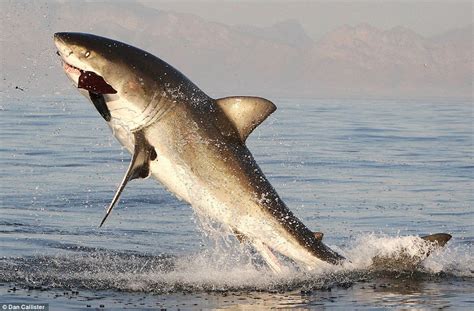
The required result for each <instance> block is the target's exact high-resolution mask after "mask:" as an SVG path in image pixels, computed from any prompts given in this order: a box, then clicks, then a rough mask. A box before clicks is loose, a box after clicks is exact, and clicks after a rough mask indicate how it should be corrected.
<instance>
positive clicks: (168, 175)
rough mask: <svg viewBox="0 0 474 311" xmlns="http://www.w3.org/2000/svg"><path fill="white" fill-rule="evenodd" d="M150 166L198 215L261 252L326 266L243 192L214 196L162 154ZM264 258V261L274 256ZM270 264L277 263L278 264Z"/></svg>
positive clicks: (314, 265) (190, 173) (188, 172)
mask: <svg viewBox="0 0 474 311" xmlns="http://www.w3.org/2000/svg"><path fill="white" fill-rule="evenodd" d="M151 169H152V175H153V177H154V178H156V179H157V180H158V181H160V182H161V183H162V184H163V185H164V186H165V187H166V188H167V189H168V190H169V191H171V192H172V193H174V194H175V195H176V196H177V197H178V198H180V199H183V200H184V201H186V202H188V203H189V204H190V205H191V206H192V207H193V209H194V210H195V212H196V213H197V214H198V215H199V216H200V218H204V219H206V218H208V219H211V220H213V221H217V222H219V223H220V224H223V225H224V227H227V228H228V229H229V230H230V231H233V230H237V231H238V232H239V233H241V234H243V235H244V236H245V237H246V238H248V239H249V242H250V243H252V244H253V245H254V246H255V247H256V248H259V251H260V252H261V253H262V251H263V252H264V251H265V249H263V250H262V248H266V247H268V248H270V249H273V250H276V251H278V252H279V253H281V254H283V255H285V256H287V257H289V258H292V259H293V260H295V261H297V262H299V263H301V264H303V265H304V266H306V267H307V268H309V269H313V268H315V267H318V266H326V265H327V263H325V262H324V261H321V260H320V259H319V258H317V257H316V256H314V255H312V254H311V253H310V252H309V251H308V250H307V249H305V248H304V247H302V246H301V245H299V244H298V243H297V242H295V241H294V237H292V236H291V235H290V234H289V233H288V232H286V231H284V230H281V229H282V228H281V226H280V225H279V224H278V222H277V221H276V219H275V218H272V217H269V216H268V215H267V214H266V213H265V212H263V211H262V210H261V208H260V207H259V206H257V205H256V204H255V202H254V201H253V200H248V199H246V198H245V197H246V194H245V193H241V196H240V197H233V196H228V197H226V199H222V196H218V195H216V193H215V191H216V189H212V188H209V187H208V186H209V184H208V183H205V182H203V181H201V180H200V179H199V178H198V177H197V176H195V175H194V174H193V173H192V172H191V170H188V169H187V168H186V167H184V166H181V165H178V164H177V163H175V161H173V160H172V159H170V158H168V157H166V156H164V155H161V157H160V156H159V158H158V161H154V162H153V164H152V166H151ZM219 197H220V199H219ZM265 260H267V262H268V261H273V260H276V258H265ZM270 265H271V266H272V265H274V266H277V265H278V263H270Z"/></svg>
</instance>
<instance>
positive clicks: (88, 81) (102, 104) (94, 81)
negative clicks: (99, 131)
mask: <svg viewBox="0 0 474 311" xmlns="http://www.w3.org/2000/svg"><path fill="white" fill-rule="evenodd" d="M58 54H59V53H58ZM63 68H64V71H66V73H69V74H77V75H79V78H78V80H77V87H78V88H80V89H84V90H87V91H89V98H90V99H91V101H92V103H93V104H94V106H95V108H96V109H97V111H98V112H99V113H100V115H101V116H102V117H103V118H104V119H105V120H106V121H107V122H108V121H110V120H111V118H112V116H111V114H110V111H109V108H108V107H107V103H106V101H105V98H104V94H116V93H117V91H116V90H115V89H114V88H113V87H112V86H111V85H110V84H108V83H107V82H106V81H105V80H104V78H102V77H101V76H99V75H98V74H96V73H95V72H93V71H86V70H82V69H80V68H77V67H74V66H73V65H71V64H68V63H66V62H65V61H64V60H63Z"/></svg>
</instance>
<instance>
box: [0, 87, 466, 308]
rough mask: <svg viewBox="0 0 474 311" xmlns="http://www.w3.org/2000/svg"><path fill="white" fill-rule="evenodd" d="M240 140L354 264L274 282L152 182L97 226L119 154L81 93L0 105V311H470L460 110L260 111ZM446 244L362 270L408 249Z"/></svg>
mask: <svg viewBox="0 0 474 311" xmlns="http://www.w3.org/2000/svg"><path fill="white" fill-rule="evenodd" d="M272 100H273V101H274V102H275V104H276V105H277V106H278V110H277V111H276V112H275V113H274V114H273V115H272V116H271V117H270V118H269V119H268V120H267V121H265V122H264V123H263V124H262V125H261V126H260V127H259V128H257V129H256V130H255V132H254V133H253V134H252V135H251V136H250V138H249V140H248V146H249V149H250V150H251V151H252V152H253V154H254V156H255V158H256V160H257V162H258V163H259V164H260V166H261V168H262V169H263V171H264V172H265V173H266V174H267V176H268V177H269V179H270V181H271V182H272V184H273V185H274V187H275V188H276V189H277V191H278V193H279V194H280V196H281V197H282V198H283V199H284V200H285V201H286V203H287V204H288V206H289V207H290V208H291V209H292V210H293V211H294V212H295V214H296V215H298V216H299V217H300V218H301V219H302V220H303V222H304V223H305V224H306V225H307V226H308V227H309V228H312V229H314V230H315V231H322V232H324V234H325V236H324V239H325V241H326V243H327V244H329V245H330V246H331V247H333V248H335V249H336V250H338V251H339V252H340V253H342V254H344V255H345V256H346V257H347V258H349V259H350V260H351V261H352V262H353V267H352V268H350V269H349V268H345V269H340V270H337V271H333V272H331V273H324V274H310V273H303V272H298V271H294V273H289V274H285V275H283V276H278V277H277V276H274V275H272V274H271V273H269V272H268V271H266V270H265V269H264V267H262V266H261V265H260V264H259V260H258V258H255V257H256V256H255V255H254V254H253V252H252V251H251V250H249V249H246V248H245V247H242V246H240V245H239V244H238V243H237V242H236V241H234V239H233V238H231V237H227V236H223V235H222V234H219V232H207V231H205V230H204V229H202V228H204V227H205V226H203V224H201V223H199V221H198V220H197V219H196V218H195V217H194V214H193V211H192V209H191V207H190V206H188V205H187V204H185V203H184V202H180V201H178V200H177V199H176V198H175V197H174V196H173V195H171V194H169V193H168V192H167V191H166V190H164V189H163V187H162V186H161V185H159V184H158V183H157V182H156V181H154V180H152V179H147V180H134V181H132V182H130V184H129V185H128V187H127V188H126V189H125V192H124V194H123V195H122V200H121V202H120V203H119V204H118V206H117V207H116V208H115V209H114V212H113V213H112V215H111V216H110V217H109V219H108V220H107V222H106V224H105V226H104V227H103V228H100V229H99V228H98V224H99V223H100V220H101V219H102V217H103V215H104V208H105V207H106V206H107V205H108V203H109V202H110V200H111V199H112V196H113V194H114V191H115V188H116V186H117V185H118V183H119V182H120V181H121V179H122V177H123V174H124V173H125V170H126V168H127V166H128V161H129V159H130V155H129V154H128V153H127V152H126V151H125V150H122V148H121V146H120V145H119V144H118V142H116V141H115V139H114V138H113V137H112V135H111V132H110V130H109V129H108V127H107V126H106V124H105V122H104V121H103V119H102V118H101V117H100V115H99V114H98V113H97V112H96V111H95V109H94V107H93V106H92V105H91V104H90V103H88V102H87V100H85V99H84V98H82V97H81V96H80V95H77V96H67V97H64V96H59V95H58V96H49V97H23V98H6V97H4V98H2V101H1V106H0V113H1V118H0V141H1V145H0V168H1V175H2V178H1V184H0V186H1V187H0V204H1V208H0V302H44V303H49V304H50V310H63V309H65V308H78V309H84V310H89V309H91V308H99V309H101V308H103V309H107V310H113V309H123V308H127V309H128V308H135V309H147V308H148V309H152V308H166V309H168V310H174V309H178V308H180V309H182V310H188V309H201V308H205V309H209V308H211V309H248V310H254V309H268V308H302V309H312V308H316V309H317V308H319V309H325V308H339V309H341V310H346V309H400V308H408V309H411V308H414V309H437V308H448V309H453V310H454V309H455V310H458V309H466V310H468V309H471V310H472V309H473V308H474V298H473V292H474V269H473V266H474V259H473V258H474V257H473V253H472V249H473V243H474V227H473V222H474V221H473V220H474V217H473V215H474V210H473V205H474V194H473V189H474V187H473V186H474V184H473V177H474V175H473V171H474V170H473V169H474V163H473V154H474V150H473V142H474V141H473V140H474V133H473V104H472V102H469V101H455V100H434V101H430V100H424V101H407V100H320V99H282V98H273V99H272ZM436 232H447V233H450V234H452V235H453V239H452V240H451V241H450V242H449V244H448V245H447V247H446V248H444V249H442V250H440V251H437V252H435V253H434V254H432V255H431V256H430V257H429V258H428V259H426V260H425V261H424V262H423V263H422V264H421V265H420V267H418V268H417V269H416V270H412V271H401V270H396V269H395V270H390V271H371V270H370V269H368V268H367V267H368V264H367V261H368V260H370V258H372V257H373V256H374V255H377V254H386V253H390V252H397V251H400V250H402V249H410V248H411V247H412V246H413V245H412V237H413V236H416V235H422V234H429V233H436Z"/></svg>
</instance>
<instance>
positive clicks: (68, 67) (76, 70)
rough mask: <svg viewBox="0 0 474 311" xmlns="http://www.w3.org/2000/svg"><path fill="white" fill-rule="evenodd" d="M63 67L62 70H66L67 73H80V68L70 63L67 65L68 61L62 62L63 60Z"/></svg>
mask: <svg viewBox="0 0 474 311" xmlns="http://www.w3.org/2000/svg"><path fill="white" fill-rule="evenodd" d="M63 68H64V71H66V72H67V73H76V74H81V72H82V70H81V69H79V68H77V67H74V66H72V65H69V64H68V63H66V62H64V61H63Z"/></svg>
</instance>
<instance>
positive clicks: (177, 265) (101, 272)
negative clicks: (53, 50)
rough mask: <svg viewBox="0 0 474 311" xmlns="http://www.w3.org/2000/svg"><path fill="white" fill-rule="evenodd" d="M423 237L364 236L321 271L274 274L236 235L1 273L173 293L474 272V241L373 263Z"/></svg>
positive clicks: (25, 262) (47, 283)
mask: <svg viewBox="0 0 474 311" xmlns="http://www.w3.org/2000/svg"><path fill="white" fill-rule="evenodd" d="M418 239H419V238H417V237H413V236H408V237H387V236H384V235H377V234H370V235H367V236H360V237H358V238H356V239H354V240H352V241H350V243H349V245H348V246H347V247H345V248H343V249H340V250H339V251H341V253H343V254H344V255H345V256H347V258H349V259H350V263H347V264H345V265H343V266H334V267H331V268H330V269H328V270H325V271H318V272H306V271H302V270H299V269H298V268H297V267H294V266H290V269H288V270H287V271H286V272H285V273H283V274H280V275H275V274H273V273H271V272H270V271H269V270H268V269H267V267H266V266H265V265H264V264H263V261H261V260H260V259H259V258H258V254H256V253H255V252H253V251H252V249H250V248H248V247H245V246H242V247H235V245H234V244H233V242H232V241H230V242H229V241H228V243H229V244H225V243H219V245H217V244H214V246H208V247H206V248H204V249H203V250H201V251H199V252H197V253H194V254H189V255H187V256H182V257H174V256H170V255H159V256H155V255H150V254H141V253H133V252H112V251H107V250H104V249H96V250H94V249H85V250H84V249H80V248H78V249H75V250H73V252H71V253H64V252H60V253H59V254H57V255H55V256H42V255H38V256H31V257H22V258H11V257H4V258H1V259H0V280H1V281H2V282H13V283H15V284H21V285H24V286H30V287H38V286H39V287H46V288H83V289H111V290H118V291H129V292H154V293H173V292H182V291H185V292H202V291H206V292H222V291H292V290H303V291H306V290H319V289H325V288H331V287H334V286H348V285H350V284H352V283H354V282H358V281H360V280H367V279H373V278H375V277H380V276H383V277H388V278H396V279H400V278H426V277H429V278H433V277H440V278H458V277H462V278H466V277H467V278H473V277H474V274H473V270H472V268H471V267H472V264H473V256H472V252H471V246H470V245H464V244H456V243H452V244H450V245H448V246H447V247H446V248H444V249H441V250H438V251H436V252H435V253H433V254H432V255H431V256H430V257H429V258H428V259H426V260H424V261H423V262H422V263H421V265H419V266H417V267H416V269H414V270H396V269H391V270H380V269H378V270H374V269H371V264H372V263H371V258H373V257H374V256H381V255H390V256H395V255H396V254H397V252H400V250H402V249H403V250H406V251H408V252H413V254H415V252H416V251H418V247H419V243H418ZM395 257H396V256H395Z"/></svg>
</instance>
